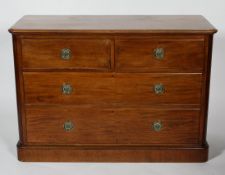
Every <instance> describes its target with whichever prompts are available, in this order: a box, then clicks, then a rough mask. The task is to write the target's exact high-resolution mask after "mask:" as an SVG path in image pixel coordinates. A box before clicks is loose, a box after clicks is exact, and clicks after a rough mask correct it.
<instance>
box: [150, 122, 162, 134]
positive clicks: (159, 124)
mask: <svg viewBox="0 0 225 175" xmlns="http://www.w3.org/2000/svg"><path fill="white" fill-rule="evenodd" d="M162 127H163V125H162V122H161V121H155V122H153V124H152V128H153V130H154V131H156V132H159V131H161V129H162Z"/></svg>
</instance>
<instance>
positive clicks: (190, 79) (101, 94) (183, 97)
mask: <svg viewBox="0 0 225 175" xmlns="http://www.w3.org/2000/svg"><path fill="white" fill-rule="evenodd" d="M23 76H24V86H25V87H24V90H25V93H26V97H25V103H26V104H74V105H81V104H95V105H96V104H99V105H104V104H106V103H109V104H112V105H113V104H121V105H124V106H129V105H134V104H135V105H137V106H139V105H151V104H200V97H201V80H202V78H201V75H200V74H141V75H140V74H129V73H126V74H122V73H121V74H119V73H115V74H114V73H71V72H68V73H53V72H51V73H44V72H41V73H31V72H30V73H29V72H26V73H24V74H23ZM65 83H66V84H70V85H71V86H72V87H73V89H74V90H73V92H72V93H71V94H70V95H64V94H62V91H61V86H62V85H63V84H65ZM159 83H161V84H163V85H164V87H165V92H164V93H163V94H159V95H157V94H155V92H154V85H155V84H159Z"/></svg>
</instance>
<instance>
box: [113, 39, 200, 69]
mask: <svg viewBox="0 0 225 175" xmlns="http://www.w3.org/2000/svg"><path fill="white" fill-rule="evenodd" d="M115 47H116V49H115V50H116V53H115V55H116V70H117V71H118V72H129V71H131V72H202V71H203V63H204V40H203V39H179V40H169V39H158V40H156V39H155V40H154V39H149V40H147V39H132V40H116V44H115Z"/></svg>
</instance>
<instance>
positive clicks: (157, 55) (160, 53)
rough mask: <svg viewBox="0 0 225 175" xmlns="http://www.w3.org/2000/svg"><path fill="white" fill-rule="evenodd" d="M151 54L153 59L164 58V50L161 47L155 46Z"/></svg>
mask: <svg viewBox="0 0 225 175" xmlns="http://www.w3.org/2000/svg"><path fill="white" fill-rule="evenodd" d="M153 55H154V57H155V59H157V60H162V59H163V58H164V55H165V52H164V49H163V48H156V49H154V51H153Z"/></svg>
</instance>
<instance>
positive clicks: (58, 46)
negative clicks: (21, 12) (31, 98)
mask: <svg viewBox="0 0 225 175" xmlns="http://www.w3.org/2000/svg"><path fill="white" fill-rule="evenodd" d="M111 47H112V44H111V41H110V40H108V39H23V40H22V61H23V68H24V69H26V68H37V69H40V68H43V69H66V68H68V69H104V70H107V69H110V68H111V63H110V62H111V54H112V53H111Z"/></svg>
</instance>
